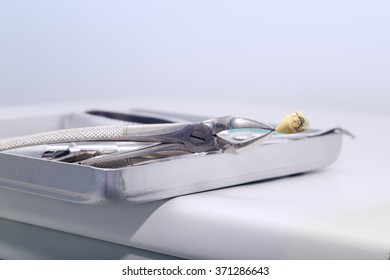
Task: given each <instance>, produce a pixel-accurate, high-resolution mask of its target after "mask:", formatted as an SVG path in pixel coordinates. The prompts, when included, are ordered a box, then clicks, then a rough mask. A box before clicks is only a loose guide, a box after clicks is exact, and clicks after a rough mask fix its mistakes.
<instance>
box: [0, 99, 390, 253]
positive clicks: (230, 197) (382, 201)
mask: <svg viewBox="0 0 390 280" xmlns="http://www.w3.org/2000/svg"><path fill="white" fill-rule="evenodd" d="M145 102H148V103H149V105H150V107H152V108H155V109H156V108H160V109H161V106H163V108H164V110H165V109H166V110H173V109H175V108H174V107H175V105H180V104H178V103H164V102H162V101H161V100H160V101H159V102H158V101H157V102H151V101H147V100H145V101H142V100H140V101H139V102H138V103H137V104H138V105H139V106H143V105H145ZM106 105H107V106H110V105H109V104H106ZM195 105H196V104H195ZM200 105H201V104H200ZM88 106H89V105H88ZM120 106H124V105H123V104H121V105H120ZM180 106H181V107H177V108H176V111H177V110H178V111H180V110H182V111H187V113H190V112H191V111H190V110H186V108H185V106H186V103H184V104H181V105H180ZM51 108H53V107H51ZM59 108H62V109H61V110H67V109H69V107H68V108H65V107H61V106H60V107H59ZM178 108H179V109H178ZM194 108H196V106H194V107H193V108H192V110H194V112H195V111H196V112H198V111H197V110H195V109H194ZM234 108H235V109H237V110H236V111H234ZM59 110H60V109H57V110H56V111H57V112H58V111H59ZM34 111H35V113H37V112H38V114H39V110H37V108H35V109H34V108H32V107H30V109H29V110H27V109H26V110H24V113H26V112H29V113H32V112H34ZM202 111H203V112H204V113H205V114H206V115H207V114H208V115H210V113H211V112H214V113H215V114H216V115H224V114H225V115H226V114H230V113H236V112H237V113H242V111H246V114H245V115H248V116H252V117H257V119H259V120H262V119H267V120H271V121H272V120H274V119H279V118H281V117H282V116H283V114H285V113H287V112H289V111H286V108H284V107H283V106H277V107H271V106H265V107H262V108H261V111H259V105H256V104H252V105H247V106H243V107H241V105H240V104H234V105H232V104H230V105H229V104H226V106H224V107H218V106H215V104H214V106H213V104H208V105H207V104H206V106H205V108H204V109H203V110H202ZM282 111H284V113H281V112H282ZM304 111H306V113H307V115H308V116H309V118H310V120H311V124H312V126H313V127H314V128H327V127H332V126H334V125H340V126H342V127H344V128H347V129H349V130H350V131H351V132H353V133H354V134H355V135H356V136H357V137H356V139H354V140H350V139H348V138H346V139H345V141H344V147H343V150H342V153H341V156H340V158H339V159H338V160H337V161H336V163H334V164H333V165H332V166H330V167H329V168H326V169H323V170H320V171H317V172H312V173H309V174H304V175H301V176H295V177H287V178H282V179H277V180H271V181H265V182H258V183H254V184H248V185H244V186H239V187H233V188H226V189H222V190H216V191H210V192H204V193H200V194H195V195H189V196H183V197H178V198H174V199H171V200H168V201H160V202H156V203H150V204H141V205H136V206H130V205H126V204H118V205H105V206H100V207H98V206H97V207H91V206H83V205H69V204H67V203H65V202H58V201H55V200H49V199H47V200H46V199H42V198H38V197H33V196H29V195H27V194H21V193H20V194H18V195H15V193H14V192H12V191H6V190H3V191H2V193H1V195H0V215H1V216H2V217H5V218H10V219H16V220H20V221H25V222H29V223H33V224H38V225H41V226H46V227H49V228H50V227H51V228H56V229H58V230H63V231H67V232H72V233H76V234H80V235H87V236H91V237H95V238H100V239H103V240H110V241H113V242H117V243H121V244H128V245H131V246H135V247H138V248H142V249H147V250H152V251H156V252H160V253H165V254H171V255H174V256H177V257H185V258H226V259H229V258H248V259H249V258H256V259H260V258H266V259H279V258H282V259H295V258H304V259H316V258H322V259H324V258H325V259H328V258H330V259H342V258H348V259H355V258H356V259H371V258H372V259H388V258H389V252H390V237H389V236H390V214H389V213H390V188H389V186H388V178H389V175H388V170H389V163H388V160H387V158H388V155H390V153H389V152H390V151H389V150H390V147H389V145H388V143H387V142H388V139H389V136H390V135H389V134H390V133H389V132H388V130H385V129H384V128H385V127H387V123H388V121H389V119H390V118H389V117H390V115H389V114H388V113H375V112H366V113H359V112H353V111H327V110H319V109H315V108H314V107H309V108H306V109H305V110H304ZM15 112H18V113H19V112H20V109H18V108H17V107H15V108H8V109H5V110H2V114H3V116H4V115H5V114H7V113H15ZM24 113H23V112H22V114H24ZM276 115H279V116H278V117H276ZM263 116H268V117H266V118H264V117H263Z"/></svg>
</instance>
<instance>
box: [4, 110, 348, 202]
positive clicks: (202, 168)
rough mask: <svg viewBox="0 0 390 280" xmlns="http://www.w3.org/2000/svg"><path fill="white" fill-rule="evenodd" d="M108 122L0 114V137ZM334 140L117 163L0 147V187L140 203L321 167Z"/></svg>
mask: <svg viewBox="0 0 390 280" xmlns="http://www.w3.org/2000/svg"><path fill="white" fill-rule="evenodd" d="M172 118H173V117H172ZM181 118H182V119H183V116H181ZM200 118H201V117H197V116H192V117H187V119H189V120H191V121H193V120H195V119H200ZM115 122H118V121H117V120H111V119H107V118H104V117H100V116H91V115H87V114H85V113H72V114H65V115H52V116H44V117H35V118H28V119H8V120H1V121H0V127H1V128H2V129H1V132H0V138H9V137H15V136H20V135H28V134H31V133H38V132H43V131H50V130H56V129H63V128H72V127H81V126H91V125H103V124H112V123H115ZM341 145H342V133H340V132H338V131H337V130H336V131H333V132H330V133H327V134H324V135H320V136H316V137H310V138H304V139H299V140H292V141H283V142H277V141H276V142H270V143H268V144H265V145H261V146H258V147H257V148H256V149H254V150H253V151H250V152H247V153H243V154H240V155H232V154H191V155H185V156H179V157H176V158H172V159H169V160H161V161H156V162H152V163H148V164H144V165H139V166H130V167H125V168H118V169H104V168H96V167H91V166H81V165H76V164H71V163H63V162H54V161H48V160H44V159H41V158H40V157H37V156H36V155H35V154H34V153H32V152H31V151H30V152H29V151H28V149H20V150H14V151H7V152H1V153H0V166H1V168H0V188H4V189H9V190H13V191H21V192H26V193H30V194H34V195H37V196H44V197H50V198H53V199H57V200H63V201H69V202H74V203H82V204H100V203H110V202H126V203H142V202H148V201H154V200H160V199H165V198H170V197H175V196H180V195H185V194H190V193H196V192H202V191H207V190H212V189H217V188H223V187H228V186H236V185H239V184H243V183H248V182H252V181H258V180H264V179H270V178H275V177H281V176H286V175H292V174H297V173H302V172H308V171H311V170H314V169H318V168H323V167H326V166H328V165H330V164H331V163H333V162H334V161H335V160H336V159H337V157H338V155H339V153H340V151H341Z"/></svg>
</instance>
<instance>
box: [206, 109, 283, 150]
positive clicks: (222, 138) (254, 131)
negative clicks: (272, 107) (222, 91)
mask: <svg viewBox="0 0 390 280" xmlns="http://www.w3.org/2000/svg"><path fill="white" fill-rule="evenodd" d="M203 123H204V124H206V125H208V126H209V127H210V130H211V131H212V133H213V134H214V135H215V137H216V138H217V142H218V144H219V146H220V148H221V149H222V150H223V152H225V153H226V152H227V153H234V154H239V153H242V152H244V151H248V150H250V149H252V148H254V147H256V146H258V145H261V144H263V143H264V142H266V141H267V140H268V139H269V138H271V136H272V133H273V132H274V131H275V128H274V127H273V126H271V125H269V124H267V123H263V122H259V121H256V120H253V119H249V118H245V117H241V116H226V117H221V118H215V119H211V120H207V121H204V122H203Z"/></svg>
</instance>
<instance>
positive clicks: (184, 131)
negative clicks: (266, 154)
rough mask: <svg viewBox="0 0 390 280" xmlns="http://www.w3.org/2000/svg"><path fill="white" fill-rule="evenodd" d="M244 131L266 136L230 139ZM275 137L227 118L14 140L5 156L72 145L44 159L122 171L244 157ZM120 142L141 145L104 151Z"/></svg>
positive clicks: (254, 124)
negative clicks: (181, 159)
mask: <svg viewBox="0 0 390 280" xmlns="http://www.w3.org/2000/svg"><path fill="white" fill-rule="evenodd" d="M243 129H249V130H252V131H253V130H257V131H262V132H261V133H256V134H253V135H254V136H251V137H235V136H234V133H233V134H229V132H232V131H233V132H234V131H239V130H243ZM274 131H275V128H274V127H273V126H271V125H269V124H266V123H262V122H259V121H256V120H252V119H249V118H245V117H240V116H227V117H220V118H215V119H209V120H206V121H202V122H195V123H164V124H141V125H127V124H125V125H111V126H97V127H83V128H74V129H64V130H57V131H51V132H45V133H40V134H34V135H30V136H23V137H17V138H13V139H10V140H8V141H5V142H2V143H0V151H5V150H10V149H15V148H20V147H26V146H36V145H51V144H58V143H71V145H70V146H69V149H67V151H51V150H50V146H48V151H47V152H45V153H44V154H43V158H47V159H52V160H59V161H67V162H78V163H79V164H83V165H92V166H99V167H121V166H126V165H134V164H135V163H137V162H143V161H147V160H150V159H156V158H167V157H169V156H172V155H180V154H188V153H214V152H222V153H224V152H228V153H239V152H242V151H244V150H248V149H251V148H252V147H254V146H258V145H260V144H262V143H264V142H265V141H267V140H268V139H269V138H270V137H271V136H272V133H273V132H274ZM114 141H115V142H124V141H125V142H131V143H134V142H135V143H140V145H138V146H137V148H134V149H129V150H123V149H122V150H115V149H114V150H113V149H111V150H110V151H107V149H106V150H104V149H103V150H102V149H99V145H100V144H106V143H107V142H111V143H112V142H114ZM79 142H81V143H88V144H89V145H88V147H89V148H88V150H87V151H86V150H84V151H82V150H80V149H77V148H74V149H73V151H72V146H73V147H77V144H75V143H79ZM103 146H104V145H103ZM134 159H140V160H138V161H137V160H136V161H134Z"/></svg>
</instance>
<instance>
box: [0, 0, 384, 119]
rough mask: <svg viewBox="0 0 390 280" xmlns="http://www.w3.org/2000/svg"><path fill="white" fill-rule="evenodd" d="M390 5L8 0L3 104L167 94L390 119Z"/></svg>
mask: <svg viewBox="0 0 390 280" xmlns="http://www.w3.org/2000/svg"><path fill="white" fill-rule="evenodd" d="M389 3H390V2H389V1H385V0H370V1H352V0H351V1H344V0H341V1H339V0H327V1H302V0H297V1H279V0H277V1H255V0H242V1H150V0H147V1H27V0H26V1H23V0H22V1H4V0H3V1H0V96H1V105H6V106H7V105H17V104H21V103H28V104H30V103H47V102H48V103H50V102H58V101H60V102H65V101H67V102H68V101H69V102H78V101H82V102H85V101H86V100H91V99H92V100H104V99H108V98H111V99H119V98H122V99H125V100H127V101H129V100H130V101H131V100H136V99H137V98H145V97H148V98H153V97H157V96H158V97H161V96H166V97H168V98H170V99H172V100H174V99H175V100H176V101H177V100H183V101H184V100H186V99H187V98H189V97H191V98H201V99H204V100H205V101H206V102H207V101H208V100H211V102H214V103H215V104H218V105H220V104H224V103H225V104H226V103H229V104H232V103H234V102H238V101H239V102H243V103H250V104H259V105H261V104H268V103H270V104H276V105H278V104H288V105H289V106H291V107H293V108H295V107H299V108H302V107H307V106H312V107H313V106H314V107H322V108H329V109H344V108H348V109H351V110H355V111H356V110H362V111H364V110H370V111H381V112H385V111H387V107H388V105H389V92H390V80H389V77H390V4H389ZM221 101H222V103H218V102H221ZM129 107H131V105H130V104H129ZM233 113H234V112H233Z"/></svg>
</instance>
